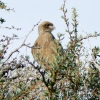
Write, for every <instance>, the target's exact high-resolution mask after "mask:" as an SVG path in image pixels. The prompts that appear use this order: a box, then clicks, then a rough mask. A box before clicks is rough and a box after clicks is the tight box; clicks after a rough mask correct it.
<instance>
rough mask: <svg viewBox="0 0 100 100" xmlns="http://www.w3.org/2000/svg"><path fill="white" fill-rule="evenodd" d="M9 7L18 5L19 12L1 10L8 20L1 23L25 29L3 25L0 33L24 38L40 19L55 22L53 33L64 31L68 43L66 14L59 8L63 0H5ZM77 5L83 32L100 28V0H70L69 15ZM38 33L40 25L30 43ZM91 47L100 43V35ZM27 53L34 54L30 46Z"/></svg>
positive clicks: (69, 16)
mask: <svg viewBox="0 0 100 100" xmlns="http://www.w3.org/2000/svg"><path fill="white" fill-rule="evenodd" d="M2 1H3V2H4V3H5V4H6V5H7V6H8V7H10V8H14V10H15V12H12V11H10V12H6V11H5V10H0V17H2V18H4V19H5V20H6V22H5V23H4V24H1V25H0V26H1V27H6V26H7V27H11V26H12V25H13V26H14V27H16V28H22V30H21V31H16V30H8V29H3V28H1V29H0V30H1V31H0V35H3V34H4V35H7V36H12V34H17V35H18V36H19V38H22V37H23V36H25V35H26V34H28V32H29V31H30V30H31V28H32V27H33V25H34V24H36V23H37V22H38V21H39V20H40V19H41V22H43V21H50V22H52V23H53V24H54V25H55V27H56V30H54V31H53V32H52V33H53V35H54V36H55V37H57V33H59V32H60V33H64V34H65V37H66V38H65V39H64V40H63V42H62V45H63V46H65V45H67V43H68V37H69V35H68V34H67V33H66V32H65V29H66V24H65V22H64V21H63V19H62V18H61V16H62V15H63V13H62V11H61V10H59V9H60V7H61V6H62V4H63V0H2ZM73 7H75V8H76V9H77V13H78V14H79V17H78V21H79V26H78V29H79V30H78V31H79V34H82V35H83V36H86V33H84V32H82V30H84V31H86V32H88V33H94V31H97V32H98V33H99V32H100V23H99V22H100V0H66V8H67V10H68V14H67V18H70V19H71V14H72V13H71V12H72V9H71V8H73ZM37 37H38V31H37V26H36V27H35V29H34V31H33V32H32V33H31V34H30V35H29V37H28V39H27V41H26V43H31V45H33V43H34V42H35V40H36V38H37ZM89 40H90V44H91V47H93V46H95V45H96V46H99V42H100V37H98V38H97V39H96V38H95V39H89ZM22 41H23V40H22V39H20V41H18V40H16V41H15V42H14V43H12V46H11V48H10V51H13V50H14V49H15V48H16V47H18V46H19V45H20V44H21V43H22ZM84 45H85V46H87V47H88V46H90V45H89V43H88V41H87V42H85V43H84ZM21 51H22V54H25V53H26V48H23V49H22V50H21ZM27 54H28V55H30V57H31V58H32V56H31V51H30V49H27Z"/></svg>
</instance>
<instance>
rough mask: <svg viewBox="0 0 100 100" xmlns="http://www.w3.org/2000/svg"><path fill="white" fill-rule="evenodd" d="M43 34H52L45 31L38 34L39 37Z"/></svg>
mask: <svg viewBox="0 0 100 100" xmlns="http://www.w3.org/2000/svg"><path fill="white" fill-rule="evenodd" d="M43 34H52V33H51V32H50V31H45V32H42V31H41V32H39V35H43Z"/></svg>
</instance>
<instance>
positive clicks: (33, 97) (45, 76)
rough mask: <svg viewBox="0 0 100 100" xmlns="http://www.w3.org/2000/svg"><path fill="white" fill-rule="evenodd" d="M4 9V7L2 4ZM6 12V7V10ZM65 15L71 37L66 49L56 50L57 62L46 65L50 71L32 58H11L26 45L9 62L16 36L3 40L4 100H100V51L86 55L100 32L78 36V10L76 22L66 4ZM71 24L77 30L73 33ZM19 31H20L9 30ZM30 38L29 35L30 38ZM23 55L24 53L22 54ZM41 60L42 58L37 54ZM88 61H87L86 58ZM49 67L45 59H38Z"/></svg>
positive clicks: (0, 84) (0, 83)
mask: <svg viewBox="0 0 100 100" xmlns="http://www.w3.org/2000/svg"><path fill="white" fill-rule="evenodd" d="M0 5H1V7H2V5H4V3H2V2H1V1H0ZM4 8H6V6H4ZM61 11H62V12H63V16H62V19H63V20H64V22H65V24H66V34H69V42H68V43H67V46H66V48H65V49H63V50H62V48H61V47H60V46H58V47H57V48H54V50H55V52H57V55H56V56H53V58H54V62H53V63H48V62H47V64H45V66H52V68H51V69H49V70H47V69H45V68H43V66H41V65H36V62H35V61H33V62H31V61H30V57H29V56H28V55H26V56H23V55H21V56H20V57H18V58H17V57H15V58H12V59H10V57H11V56H12V55H13V54H14V53H16V52H18V53H19V49H20V48H21V47H22V46H27V45H25V44H24V43H23V44H21V46H20V47H19V48H18V49H16V50H15V51H13V52H12V53H10V55H9V57H8V58H7V59H6V60H5V54H6V53H8V52H7V51H8V49H9V48H8V47H9V45H10V43H11V41H13V40H14V39H16V38H17V36H16V35H13V36H12V37H8V36H4V35H3V36H2V39H1V40H0V100H29V99H30V100H99V99H100V58H99V57H100V55H99V53H100V48H99V47H94V48H92V50H91V54H90V57H91V59H90V57H88V56H89V53H88V54H85V50H86V48H85V47H84V46H83V40H85V39H88V38H90V37H92V38H93V37H97V36H100V34H98V33H97V32H95V33H94V34H88V35H87V36H85V37H83V36H82V35H80V36H78V24H79V22H78V20H77V19H78V14H77V11H76V9H75V8H72V22H71V23H70V22H69V18H66V14H67V10H66V9H65V0H64V4H63V6H62V7H61ZM69 24H71V25H72V27H73V29H72V30H70V28H69ZM5 28H7V29H16V30H20V29H19V28H14V26H12V28H8V27H5ZM27 36H28V35H27ZM57 36H58V41H55V43H57V44H60V42H61V41H63V39H64V34H61V33H58V35H57ZM20 54H21V53H20ZM37 56H38V57H39V56H41V55H40V54H37ZM83 57H84V58H85V59H86V61H85V60H83V59H82V58H83ZM38 60H40V61H42V62H43V63H46V61H45V59H38Z"/></svg>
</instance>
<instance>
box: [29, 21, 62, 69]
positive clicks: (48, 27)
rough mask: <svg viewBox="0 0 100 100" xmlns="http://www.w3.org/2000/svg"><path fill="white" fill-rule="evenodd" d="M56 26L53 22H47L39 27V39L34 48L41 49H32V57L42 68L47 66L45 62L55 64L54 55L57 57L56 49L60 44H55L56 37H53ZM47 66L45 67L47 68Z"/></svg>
mask: <svg viewBox="0 0 100 100" xmlns="http://www.w3.org/2000/svg"><path fill="white" fill-rule="evenodd" d="M54 28H55V27H54V25H53V24H52V23H51V22H48V21H45V22H43V23H41V24H40V25H39V26H38V34H39V36H38V38H37V39H36V41H35V43H34V45H33V47H40V49H39V48H37V49H34V48H32V50H31V51H32V55H33V57H34V59H35V60H36V61H37V62H38V63H39V64H40V65H42V66H45V63H44V62H43V61H42V60H43V59H44V60H45V62H49V63H52V62H54V57H53V55H57V52H56V51H55V48H57V47H58V44H57V43H56V42H55V40H56V39H55V37H54V36H53V35H52V33H51V32H52V30H54ZM59 46H60V47H61V45H60V44H59ZM46 67H47V66H45V68H46Z"/></svg>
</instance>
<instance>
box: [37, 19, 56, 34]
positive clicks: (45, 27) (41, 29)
mask: <svg viewBox="0 0 100 100" xmlns="http://www.w3.org/2000/svg"><path fill="white" fill-rule="evenodd" d="M54 29H55V26H54V25H53V24H52V23H51V22H48V21H44V22H42V23H41V24H40V25H39V26H38V33H39V35H41V34H44V33H45V32H49V33H51V32H52V31H53V30H54Z"/></svg>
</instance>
